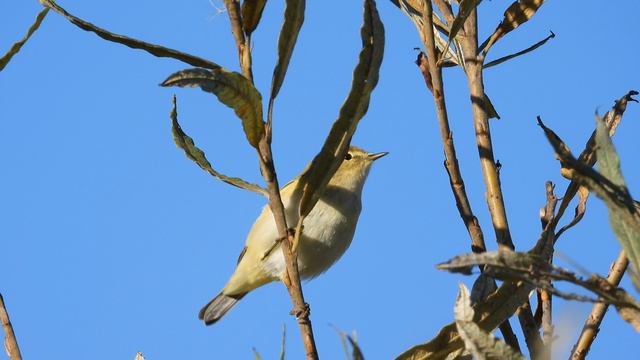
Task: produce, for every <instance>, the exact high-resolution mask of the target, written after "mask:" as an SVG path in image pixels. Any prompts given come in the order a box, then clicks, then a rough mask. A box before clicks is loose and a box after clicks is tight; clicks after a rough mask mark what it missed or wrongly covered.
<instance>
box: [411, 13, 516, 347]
mask: <svg viewBox="0 0 640 360" xmlns="http://www.w3.org/2000/svg"><path fill="white" fill-rule="evenodd" d="M447 9H448V8H447ZM449 10H450V9H449ZM441 11H442V9H441ZM422 17H423V22H424V26H422V31H423V34H422V36H421V37H422V38H423V39H424V40H425V44H424V46H425V48H426V50H427V54H428V55H425V54H424V53H422V52H421V53H420V54H419V55H418V61H417V62H416V63H417V64H418V66H419V67H420V70H421V72H422V75H423V76H424V79H425V83H426V84H427V87H429V89H430V90H431V92H432V94H433V101H434V103H435V108H436V115H437V117H438V123H439V125H440V137H441V140H442V145H443V147H444V153H445V161H444V167H445V169H446V171H447V175H448V176H449V184H450V186H451V191H452V192H453V196H454V198H455V201H456V207H457V208H458V212H459V214H460V217H461V218H462V221H463V222H464V224H465V226H466V228H467V231H468V232H469V236H470V237H471V249H472V250H473V251H474V252H483V251H486V245H485V242H484V235H483V233H482V228H481V227H480V224H479V222H478V219H477V218H476V216H475V215H474V214H473V210H472V209H471V204H470V202H469V198H468V197H467V192H466V189H465V186H464V180H463V178H462V173H461V172H460V166H459V164H458V158H457V156H456V148H455V144H454V142H453V133H452V132H451V128H450V126H449V116H448V113H447V107H446V102H445V98H444V83H443V81H442V68H441V67H439V66H438V65H437V64H436V59H437V58H438V56H437V50H436V43H435V33H434V31H433V18H434V16H433V7H432V5H431V1H425V2H424V5H423V9H422ZM451 21H453V20H451ZM500 331H501V332H502V334H503V337H504V339H505V341H506V342H507V343H508V344H509V345H510V346H511V347H513V348H514V349H516V350H518V351H520V344H518V338H517V337H516V335H515V333H514V332H513V329H512V328H511V324H510V323H509V321H508V320H507V321H505V322H503V323H502V324H501V325H500Z"/></svg>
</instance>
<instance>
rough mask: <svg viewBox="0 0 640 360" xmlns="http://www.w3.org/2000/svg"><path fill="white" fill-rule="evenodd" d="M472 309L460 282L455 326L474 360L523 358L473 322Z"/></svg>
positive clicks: (514, 359) (469, 299)
mask: <svg viewBox="0 0 640 360" xmlns="http://www.w3.org/2000/svg"><path fill="white" fill-rule="evenodd" d="M473 316H474V311H473V308H472V307H471V298H470V296H469V290H467V288H466V287H465V286H464V285H462V284H460V292H459V293H458V299H457V300H456V304H455V307H454V317H455V319H456V328H457V329H458V333H459V334H460V337H461V338H462V340H463V341H464V345H465V348H466V349H467V350H468V351H469V352H470V353H471V354H472V355H473V357H474V359H476V360H487V359H504V360H525V357H524V356H522V354H520V353H518V352H517V351H515V350H513V349H512V348H511V347H510V346H509V345H507V343H505V342H504V341H502V340H500V339H497V338H496V337H495V336H493V335H491V333H490V332H487V331H484V330H482V329H481V328H480V327H479V326H478V325H477V324H476V323H474V322H473Z"/></svg>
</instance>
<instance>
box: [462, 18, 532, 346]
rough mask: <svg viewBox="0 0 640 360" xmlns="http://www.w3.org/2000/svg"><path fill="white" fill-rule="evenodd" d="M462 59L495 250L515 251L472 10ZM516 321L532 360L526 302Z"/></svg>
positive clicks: (465, 26)
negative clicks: (496, 243) (496, 157)
mask: <svg viewBox="0 0 640 360" xmlns="http://www.w3.org/2000/svg"><path fill="white" fill-rule="evenodd" d="M459 38H460V42H461V46H462V50H463V53H464V56H465V73H466V76H467V81H468V84H469V92H470V97H471V103H472V110H473V124H474V129H475V132H476V144H477V146H478V153H479V155H480V165H481V168H482V173H483V177H484V181H485V187H486V189H487V192H486V197H487V204H488V206H489V213H490V214H491V219H492V222H493V228H494V230H495V234H496V240H497V242H498V247H499V249H500V250H501V251H512V250H514V249H515V246H514V244H513V241H512V240H511V233H510V231H509V224H508V222H507V214H506V210H505V206H504V199H503V196H502V188H501V185H500V179H499V177H498V171H497V168H496V162H495V158H494V155H493V145H492V142H491V131H490V127H489V113H488V107H487V106H486V105H485V101H486V100H485V98H486V96H485V91H484V80H483V71H482V70H483V68H482V60H483V59H482V57H481V56H479V54H478V13H477V10H476V9H473V11H472V12H471V14H470V15H469V17H468V18H467V20H466V22H465V24H464V33H463V34H460V36H459ZM518 320H519V321H520V326H521V328H522V330H523V333H524V334H525V340H526V343H527V346H528V348H529V352H530V353H531V354H532V357H533V358H536V353H537V350H538V349H539V348H540V344H541V342H542V340H541V339H540V334H539V332H538V329H537V326H536V325H535V321H534V318H533V313H532V311H531V306H530V305H529V302H528V301H527V302H526V303H525V305H523V306H522V307H521V308H520V310H519V311H518Z"/></svg>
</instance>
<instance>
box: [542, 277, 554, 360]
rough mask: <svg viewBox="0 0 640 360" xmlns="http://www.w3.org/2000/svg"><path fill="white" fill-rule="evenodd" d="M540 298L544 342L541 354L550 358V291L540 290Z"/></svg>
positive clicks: (544, 357)
mask: <svg viewBox="0 0 640 360" xmlns="http://www.w3.org/2000/svg"><path fill="white" fill-rule="evenodd" d="M551 286H553V285H551ZM540 300H541V303H542V341H543V343H544V350H543V355H542V356H543V359H551V345H552V343H553V323H552V297H551V293H550V292H549V291H547V290H540Z"/></svg>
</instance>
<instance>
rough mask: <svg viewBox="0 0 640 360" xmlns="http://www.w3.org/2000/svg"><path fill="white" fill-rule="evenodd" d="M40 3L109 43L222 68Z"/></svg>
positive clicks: (42, 1) (44, 0)
mask: <svg viewBox="0 0 640 360" xmlns="http://www.w3.org/2000/svg"><path fill="white" fill-rule="evenodd" d="M38 1H40V4H42V6H46V7H48V8H50V9H51V10H53V11H55V12H57V13H58V14H60V15H62V16H64V17H65V18H66V19H67V20H69V21H70V22H71V23H72V24H74V25H76V26H77V27H79V28H80V29H82V30H85V31H90V32H92V33H95V34H96V35H98V36H100V37H101V38H103V39H105V40H107V41H111V42H115V43H119V44H122V45H125V46H128V47H130V48H132V49H140V50H144V51H146V52H148V53H149V54H151V55H154V56H157V57H168V58H172V59H176V60H180V61H182V62H185V63H187V64H189V65H193V66H197V67H202V68H207V69H219V68H220V65H218V64H216V63H214V62H211V61H209V60H206V59H203V58H200V57H197V56H193V55H191V54H187V53H183V52H180V51H178V50H174V49H170V48H166V47H164V46H160V45H155V44H150V43H147V42H144V41H140V40H137V39H133V38H130V37H127V36H124V35H119V34H114V33H112V32H109V31H107V30H105V29H102V28H99V27H97V26H95V25H93V24H92V23H90V22H87V21H84V20H82V19H80V18H77V17H75V16H73V15H72V14H70V13H69V12H67V11H66V10H65V9H63V8H61V7H60V6H58V4H56V2H55V1H53V0H38Z"/></svg>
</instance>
